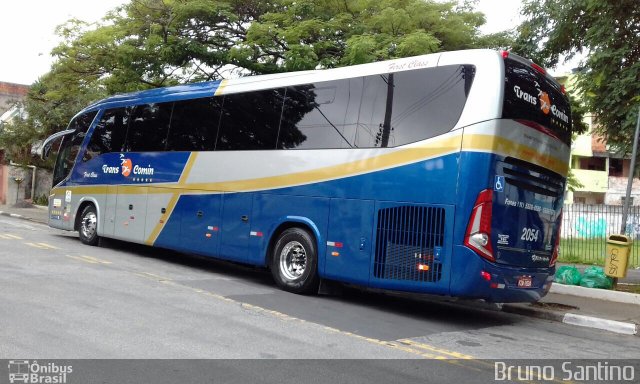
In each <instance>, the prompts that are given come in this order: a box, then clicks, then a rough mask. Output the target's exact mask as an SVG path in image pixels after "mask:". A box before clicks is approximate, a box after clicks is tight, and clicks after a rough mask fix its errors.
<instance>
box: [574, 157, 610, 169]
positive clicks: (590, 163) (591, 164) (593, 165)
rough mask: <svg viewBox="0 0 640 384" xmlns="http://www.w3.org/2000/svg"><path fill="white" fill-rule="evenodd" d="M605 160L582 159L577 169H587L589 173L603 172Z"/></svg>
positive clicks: (595, 158)
mask: <svg viewBox="0 0 640 384" xmlns="http://www.w3.org/2000/svg"><path fill="white" fill-rule="evenodd" d="M606 164H607V159H606V158H604V157H582V158H580V163H579V166H578V169H588V170H590V171H604V170H606V168H605V166H606Z"/></svg>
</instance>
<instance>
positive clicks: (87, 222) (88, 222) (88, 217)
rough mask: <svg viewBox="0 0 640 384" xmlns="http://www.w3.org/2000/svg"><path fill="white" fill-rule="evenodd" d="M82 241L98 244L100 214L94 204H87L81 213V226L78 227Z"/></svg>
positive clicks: (88, 243)
mask: <svg viewBox="0 0 640 384" xmlns="http://www.w3.org/2000/svg"><path fill="white" fill-rule="evenodd" d="M78 233H79V234H80V241H82V243H84V244H87V245H98V241H99V237H98V215H97V213H96V208H95V207H94V206H93V205H87V206H86V207H84V209H83V210H82V213H81V214H80V226H79V228H78Z"/></svg>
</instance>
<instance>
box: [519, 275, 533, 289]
mask: <svg viewBox="0 0 640 384" xmlns="http://www.w3.org/2000/svg"><path fill="white" fill-rule="evenodd" d="M518 288H531V276H522V277H520V278H518Z"/></svg>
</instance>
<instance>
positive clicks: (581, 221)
mask: <svg viewBox="0 0 640 384" xmlns="http://www.w3.org/2000/svg"><path fill="white" fill-rule="evenodd" d="M622 208H623V207H622V206H621V205H588V204H566V205H565V206H564V208H563V216H562V235H561V239H560V259H561V260H564V261H569V262H571V261H576V262H577V261H587V262H591V263H598V264H602V263H604V257H605V249H606V241H607V236H609V235H614V234H620V227H621V224H622ZM625 228H626V230H625V234H626V235H627V236H629V237H631V238H632V239H633V240H634V242H633V243H634V244H633V246H632V247H631V255H630V257H629V264H630V265H636V266H637V265H640V260H639V257H640V256H639V254H640V206H632V207H629V214H628V216H627V223H626V226H625Z"/></svg>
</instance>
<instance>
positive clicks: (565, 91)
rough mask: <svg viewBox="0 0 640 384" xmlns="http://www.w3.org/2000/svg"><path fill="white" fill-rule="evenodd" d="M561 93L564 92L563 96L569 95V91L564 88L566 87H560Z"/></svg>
mask: <svg viewBox="0 0 640 384" xmlns="http://www.w3.org/2000/svg"><path fill="white" fill-rule="evenodd" d="M560 92H562V94H563V95H564V94H566V93H567V89H566V88H565V87H564V85H561V86H560Z"/></svg>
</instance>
